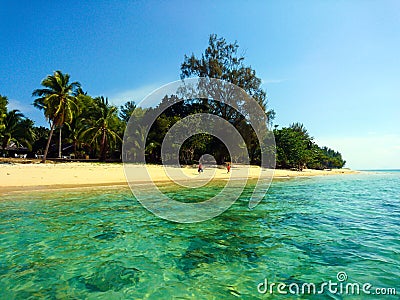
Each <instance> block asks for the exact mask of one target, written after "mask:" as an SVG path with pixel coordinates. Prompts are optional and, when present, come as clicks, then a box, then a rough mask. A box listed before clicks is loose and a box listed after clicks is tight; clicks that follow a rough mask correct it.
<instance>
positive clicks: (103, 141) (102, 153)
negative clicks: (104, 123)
mask: <svg viewBox="0 0 400 300" xmlns="http://www.w3.org/2000/svg"><path fill="white" fill-rule="evenodd" d="M105 160H106V132H105V131H103V136H102V138H101V145H100V161H105Z"/></svg>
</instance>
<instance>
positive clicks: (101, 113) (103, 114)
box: [83, 96, 121, 161]
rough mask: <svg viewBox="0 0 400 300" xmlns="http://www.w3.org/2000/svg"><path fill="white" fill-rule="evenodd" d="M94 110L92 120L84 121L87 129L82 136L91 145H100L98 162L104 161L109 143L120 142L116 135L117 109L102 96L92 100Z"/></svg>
mask: <svg viewBox="0 0 400 300" xmlns="http://www.w3.org/2000/svg"><path fill="white" fill-rule="evenodd" d="M94 102H95V104H96V110H95V111H94V115H93V117H94V118H93V119H88V120H86V121H87V122H88V124H87V126H88V128H87V129H86V130H85V131H84V132H83V136H86V137H88V138H89V139H90V141H91V143H98V144H99V145H100V156H99V159H100V161H105V160H106V155H107V150H108V147H109V144H110V143H111V142H114V143H116V142H117V141H118V140H119V141H121V137H120V136H119V135H118V128H119V126H120V124H119V122H118V121H119V119H118V116H117V111H118V109H117V107H115V106H112V105H110V104H109V103H108V99H107V98H104V97H103V96H101V97H97V98H95V99H94Z"/></svg>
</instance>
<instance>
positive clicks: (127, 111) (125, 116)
mask: <svg viewBox="0 0 400 300" xmlns="http://www.w3.org/2000/svg"><path fill="white" fill-rule="evenodd" d="M135 109H136V104H135V101H128V102H126V103H125V104H124V105H123V106H121V107H120V110H121V111H120V113H119V117H120V118H121V120H122V121H123V122H125V123H128V121H129V118H130V117H131V115H132V113H133V112H134V111H135Z"/></svg>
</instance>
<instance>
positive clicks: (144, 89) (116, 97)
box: [108, 83, 163, 106]
mask: <svg viewBox="0 0 400 300" xmlns="http://www.w3.org/2000/svg"><path fill="white" fill-rule="evenodd" d="M162 85H163V84H155V83H153V84H148V85H144V86H140V87H137V88H134V89H130V90H125V91H121V92H118V93H115V94H111V95H110V96H109V97H108V98H109V99H110V101H111V102H112V103H113V104H114V105H117V106H120V105H123V104H124V103H126V102H127V101H135V102H136V104H138V103H140V102H141V101H142V100H143V99H144V98H145V97H146V96H147V95H149V94H150V93H152V92H153V91H154V90H156V89H158V88H159V87H161V86H162Z"/></svg>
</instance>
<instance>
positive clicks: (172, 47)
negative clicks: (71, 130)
mask: <svg viewBox="0 0 400 300" xmlns="http://www.w3.org/2000/svg"><path fill="white" fill-rule="evenodd" d="M0 3H1V4H0V24H1V25H0V36H1V39H2V45H1V47H0V78H1V79H0V94H2V95H6V96H7V97H8V98H9V100H10V108H17V109H20V110H21V111H22V112H23V113H24V114H25V115H26V116H28V117H30V118H32V119H33V120H35V122H36V124H37V125H43V124H45V121H44V118H43V116H42V113H41V112H40V111H38V110H36V109H35V108H33V107H32V105H31V103H32V101H33V98H32V97H31V93H32V91H33V90H34V89H36V88H38V87H40V82H41V80H42V79H43V78H44V77H46V75H48V74H51V73H52V72H53V71H55V70H62V71H63V72H66V73H69V74H70V75H71V78H72V79H73V80H78V81H80V82H81V83H82V85H83V88H84V90H87V91H88V92H89V94H90V95H93V96H97V95H104V96H108V97H109V98H110V99H111V100H112V101H113V103H115V104H118V105H120V104H122V103H124V102H126V101H127V100H135V101H136V102H139V101H140V100H141V99H142V98H143V97H144V96H146V94H147V93H149V92H151V91H152V90H153V89H155V88H158V87H159V86H161V85H163V84H166V83H168V82H171V81H175V80H178V79H179V75H180V64H181V63H182V61H183V57H184V55H185V54H191V53H192V52H193V53H195V54H196V55H200V54H201V53H202V52H203V51H204V49H205V48H206V46H207V42H208V36H209V34H211V33H216V34H218V35H219V36H223V37H225V38H226V39H227V40H228V41H235V40H237V41H238V43H239V45H240V49H241V51H243V53H244V55H245V56H246V63H247V64H249V65H251V66H252V67H253V68H254V69H255V70H256V71H257V75H258V76H259V77H260V78H262V79H263V82H264V87H265V89H266V90H267V94H268V99H269V105H270V107H271V108H273V109H275V111H276V113H277V117H276V120H275V123H276V124H279V125H280V126H287V125H289V123H292V122H296V121H298V122H302V123H304V125H305V126H306V128H307V129H308V130H309V132H310V133H311V135H312V136H314V138H315V140H316V141H317V142H318V143H320V144H321V145H328V146H330V147H333V148H335V149H337V150H339V151H340V152H342V154H343V155H344V157H345V159H347V161H348V166H349V167H351V168H355V169H368V168H400V129H399V125H400V122H399V115H400V101H399V100H400V88H399V86H400V84H399V83H400V18H399V15H400V2H399V1H385V0H381V1H371V0H365V1H350V0H348V1H333V0H324V1H294V0H293V1H246V2H244V1H4V0H3V1H1V2H0Z"/></svg>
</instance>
